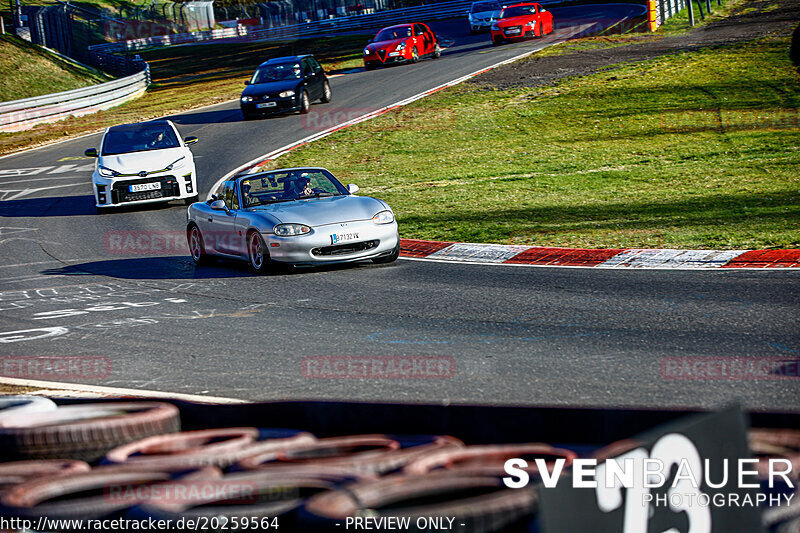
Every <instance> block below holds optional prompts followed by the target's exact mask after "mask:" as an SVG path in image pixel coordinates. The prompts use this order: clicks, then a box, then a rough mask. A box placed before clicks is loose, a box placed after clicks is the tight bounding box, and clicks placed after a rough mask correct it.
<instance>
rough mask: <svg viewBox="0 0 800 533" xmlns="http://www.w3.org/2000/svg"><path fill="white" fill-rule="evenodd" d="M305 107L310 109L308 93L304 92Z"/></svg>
mask: <svg viewBox="0 0 800 533" xmlns="http://www.w3.org/2000/svg"><path fill="white" fill-rule="evenodd" d="M303 109H304V110H305V109H308V94H307V93H303Z"/></svg>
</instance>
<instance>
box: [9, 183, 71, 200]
mask: <svg viewBox="0 0 800 533" xmlns="http://www.w3.org/2000/svg"><path fill="white" fill-rule="evenodd" d="M82 185H87V184H86V183H65V184H63V185H52V186H50V187H37V188H35V189H0V201H3V202H8V201H11V200H16V199H17V198H22V197H23V196H28V195H29V194H34V193H37V192H40V191H47V190H50V189H59V188H61V187H80V186H82ZM12 193H17V194H12Z"/></svg>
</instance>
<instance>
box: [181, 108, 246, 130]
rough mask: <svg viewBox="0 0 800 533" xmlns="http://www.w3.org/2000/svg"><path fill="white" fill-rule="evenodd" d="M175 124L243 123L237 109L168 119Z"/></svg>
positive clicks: (190, 114)
mask: <svg viewBox="0 0 800 533" xmlns="http://www.w3.org/2000/svg"><path fill="white" fill-rule="evenodd" d="M169 119H170V120H171V121H172V122H174V123H175V124H178V125H181V126H188V125H199V124H222V123H232V122H244V117H242V112H241V111H239V110H238V109H223V110H220V111H200V112H198V113H185V114H182V115H176V116H173V117H169Z"/></svg>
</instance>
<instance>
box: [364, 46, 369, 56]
mask: <svg viewBox="0 0 800 533" xmlns="http://www.w3.org/2000/svg"><path fill="white" fill-rule="evenodd" d="M369 54H370V52H369V48H364V55H365V56H368V55H369Z"/></svg>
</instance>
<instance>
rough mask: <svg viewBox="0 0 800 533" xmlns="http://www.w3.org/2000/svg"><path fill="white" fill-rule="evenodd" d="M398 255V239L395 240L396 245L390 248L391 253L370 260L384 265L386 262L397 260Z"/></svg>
mask: <svg viewBox="0 0 800 533" xmlns="http://www.w3.org/2000/svg"><path fill="white" fill-rule="evenodd" d="M398 257H400V241H397V246H395V247H394V250H392V253H391V254H389V255H383V256H381V257H376V258H374V259H373V260H372V262H373V263H377V264H379V265H384V264H386V263H394V262H395V261H397V258H398Z"/></svg>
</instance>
